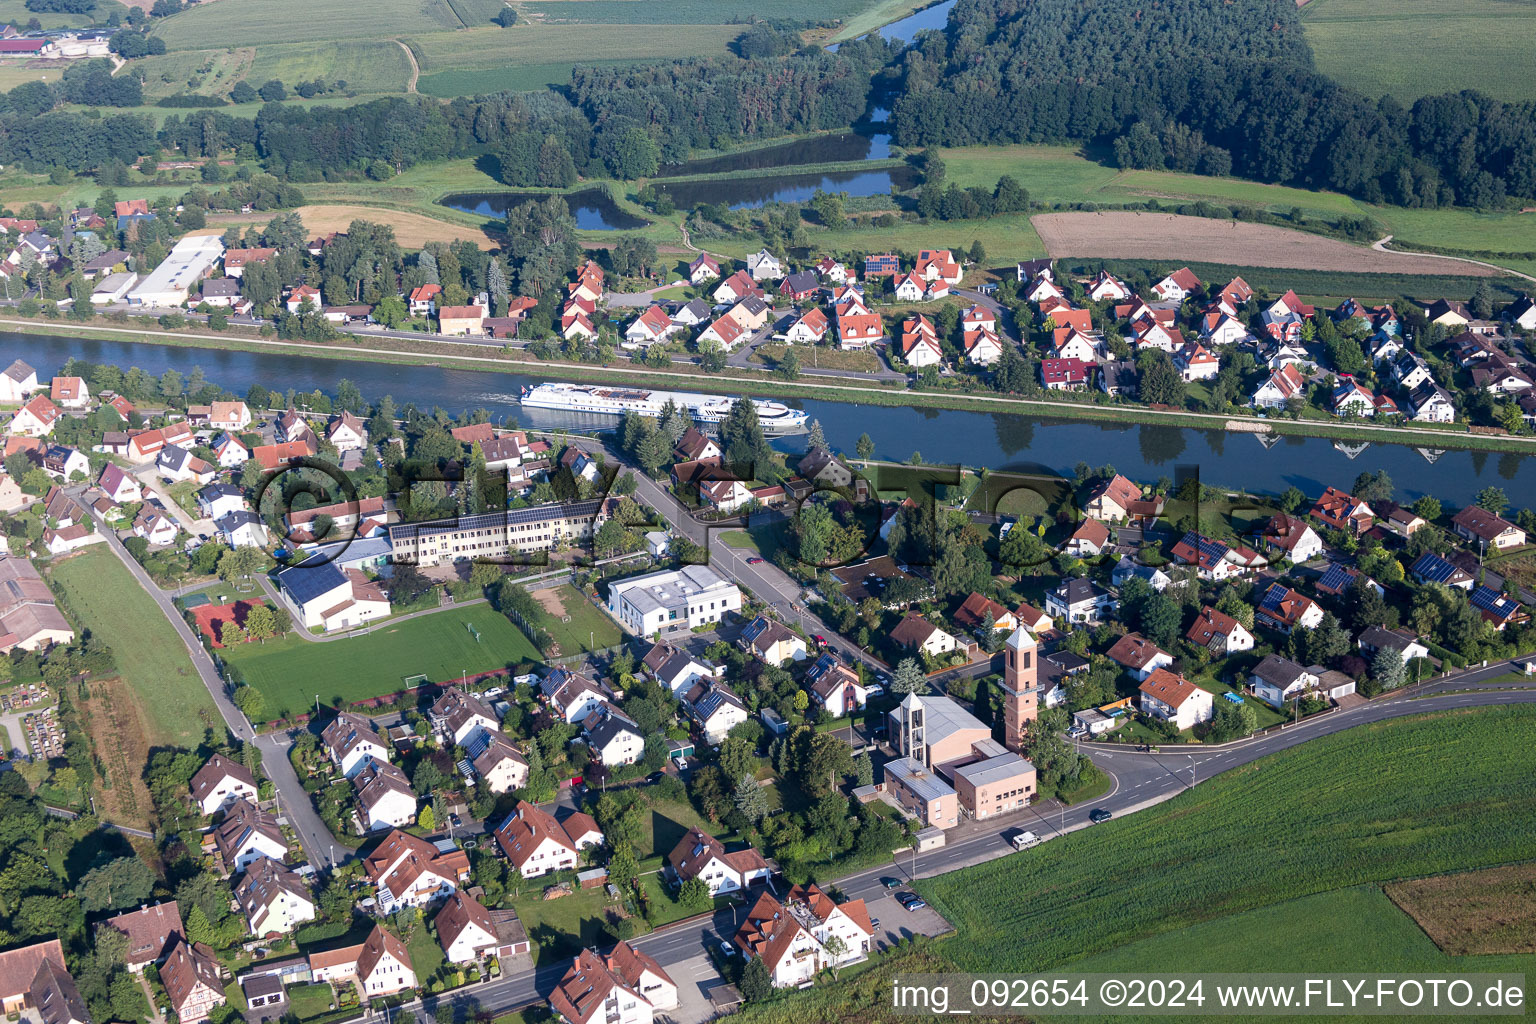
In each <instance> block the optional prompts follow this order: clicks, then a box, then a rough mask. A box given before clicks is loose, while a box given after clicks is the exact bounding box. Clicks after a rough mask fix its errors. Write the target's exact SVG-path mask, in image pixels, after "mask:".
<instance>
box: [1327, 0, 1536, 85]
mask: <svg viewBox="0 0 1536 1024" xmlns="http://www.w3.org/2000/svg"><path fill="white" fill-rule="evenodd" d="M1301 16H1302V25H1303V26H1304V27H1305V29H1306V36H1307V42H1308V43H1310V44H1311V46H1312V51H1313V54H1314V56H1315V57H1316V60H1317V69H1318V70H1319V71H1321V72H1323V73H1324V74H1325V75H1328V76H1330V77H1331V78H1334V79H1336V80H1338V81H1339V82H1340V83H1342V84H1343V85H1346V86H1349V87H1350V88H1353V89H1358V90H1359V91H1360V92H1363V93H1365V95H1367V96H1370V97H1373V98H1374V97H1376V96H1381V95H1383V94H1388V95H1391V96H1392V97H1394V98H1395V99H1397V100H1398V101H1400V102H1401V103H1402V104H1403V106H1405V107H1407V106H1410V105H1412V103H1413V101H1414V100H1416V99H1418V98H1419V97H1420V96H1429V95H1434V94H1438V93H1447V92H1456V91H1459V90H1461V89H1477V90H1479V91H1480V92H1485V93H1487V94H1488V95H1490V96H1493V97H1495V98H1497V99H1501V100H1505V101H1506V102H1520V101H1524V100H1531V99H1536V55H1533V54H1532V52H1531V48H1530V47H1529V46H1526V45H1524V43H1525V42H1527V41H1529V40H1530V39H1531V38H1532V36H1533V34H1536V7H1533V6H1532V5H1531V4H1529V3H1509V2H1507V0H1415V2H1414V3H1412V4H1401V3H1394V2H1393V0H1311V2H1310V3H1308V4H1307V6H1306V7H1304V8H1302V11H1301ZM1362 39H1369V40H1370V41H1371V44H1370V46H1368V47H1363V48H1362V47H1361V46H1360V41H1361V40H1362Z"/></svg>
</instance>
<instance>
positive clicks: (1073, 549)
mask: <svg viewBox="0 0 1536 1024" xmlns="http://www.w3.org/2000/svg"><path fill="white" fill-rule="evenodd" d="M1108 546H1109V527H1107V526H1105V525H1104V524H1103V523H1101V522H1099V521H1098V520H1097V519H1094V518H1093V517H1092V516H1090V517H1088V518H1086V519H1084V520H1083V521H1082V522H1081V523H1080V524H1078V527H1077V529H1076V530H1074V531H1073V533H1072V536H1071V537H1069V538H1068V539H1067V546H1066V550H1067V553H1068V554H1072V555H1076V556H1077V557H1078V558H1093V557H1096V556H1097V555H1098V554H1099V553H1100V552H1101V551H1103V550H1104V549H1105V548H1106V547H1108Z"/></svg>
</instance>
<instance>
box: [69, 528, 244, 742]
mask: <svg viewBox="0 0 1536 1024" xmlns="http://www.w3.org/2000/svg"><path fill="white" fill-rule="evenodd" d="M51 574H52V576H53V578H54V579H55V580H57V581H58V582H59V583H61V584H62V585H63V587H64V589H65V591H66V592H67V593H68V595H69V603H70V608H71V610H72V612H73V613H74V615H75V617H76V618H77V619H78V620H79V621H78V622H77V625H79V626H81V627H83V628H86V629H89V630H91V632H92V633H94V634H95V635H96V636H97V637H99V638H100V639H102V640H104V641H105V642H106V643H107V645H108V646H110V647H111V648H112V654H113V656H114V658H115V659H116V661H117V667H118V671H119V673H120V674H121V675H122V677H123V679H124V680H126V681H127V683H128V686H129V688H130V690H131V692H132V694H133V698H134V700H135V702H136V703H137V704H138V710H139V717H140V718H141V719H142V721H143V725H144V729H145V732H146V738H147V739H148V740H149V741H150V744H151V745H157V744H170V745H174V746H180V747H196V746H197V745H198V744H199V743H200V742H201V741H202V738H203V731H204V730H205V729H208V728H210V727H211V728H213V729H214V730H216V731H219V732H222V731H223V728H224V723H223V721H222V720H221V719H220V718H219V714H218V711H217V709H215V708H214V706H213V698H212V697H210V696H209V695H208V690H207V689H206V688H205V687H204V686H203V681H202V679H201V678H200V677H199V676H198V674H197V670H196V669H195V668H193V666H192V659H191V657H190V656H189V655H188V654H187V649H186V647H185V645H184V644H183V643H182V641H181V637H180V636H178V635H177V633H176V630H175V628H174V627H173V626H172V625H171V624H170V623H169V622H167V621H166V620H165V616H164V615H163V614H162V613H161V611H160V608H159V607H158V606H157V605H156V604H155V602H154V599H153V598H151V597H150V596H149V595H148V594H146V593H145V592H144V591H143V590H142V589H141V588H140V587H139V585H138V582H137V581H135V580H134V578H133V576H132V575H131V574H130V573H129V572H128V569H127V567H126V566H124V565H123V563H121V562H119V561H118V560H117V556H116V555H114V554H113V553H112V552H111V551H109V550H107V547H106V545H105V544H98V545H94V546H92V547H89V548H86V549H85V550H83V551H80V552H79V553H77V554H74V555H71V556H70V557H68V558H65V559H63V560H62V561H59V562H56V563H55V564H54V565H53V567H52V569H51Z"/></svg>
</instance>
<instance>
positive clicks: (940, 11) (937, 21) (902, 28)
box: [827, 0, 955, 52]
mask: <svg viewBox="0 0 1536 1024" xmlns="http://www.w3.org/2000/svg"><path fill="white" fill-rule="evenodd" d="M954 6H955V0H944V2H943V3H941V4H934V5H933V6H932V7H924V8H923V9H922V10H920V11H914V12H913V13H911V14H909V15H907V16H906V17H905V18H901V19H899V20H897V21H893V22H891V23H890V24H889V25H882V26H880V27H879V28H877V29H875V32H877V33H879V34H880V35H881V36H882V37H883V38H885V39H893V40H895V41H896V42H898V43H910V42H911V41H912V37H913V36H915V35H917V34H918V33H919V32H922V31H924V30H926V29H942V28H943V27H944V26H945V25H946V24H948V23H949V12H950V11H951V10H953V9H954ZM827 49H829V50H832V51H834V52H836V50H837V44H836V43H833V44H832V45H831V46H829V47H827Z"/></svg>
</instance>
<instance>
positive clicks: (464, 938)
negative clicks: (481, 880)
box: [432, 892, 502, 964]
mask: <svg viewBox="0 0 1536 1024" xmlns="http://www.w3.org/2000/svg"><path fill="white" fill-rule="evenodd" d="M432 926H433V928H434V929H436V931H437V941H438V943H439V944H440V945H441V946H442V947H443V955H444V956H445V957H446V958H447V960H448V962H449V963H452V964H467V963H472V962H474V961H476V960H479V959H480V958H481V957H482V956H484V955H485V954H486V953H494V952H495V951H496V950H497V949H498V948H500V946H501V944H502V940H501V936H500V929H499V928H498V927H497V925H496V921H495V919H494V918H493V917H491V912H490V911H489V910H487V909H485V907H484V905H482V904H481V903H480V901H479V900H476V899H474V898H473V897H471V896H467V895H465V894H464V893H462V892H455V893H454V894H453V895H451V896H449V897H448V899H447V901H446V902H445V903H444V904H443V909H441V910H439V911H438V912H437V916H436V917H435V918H433V919H432Z"/></svg>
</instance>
